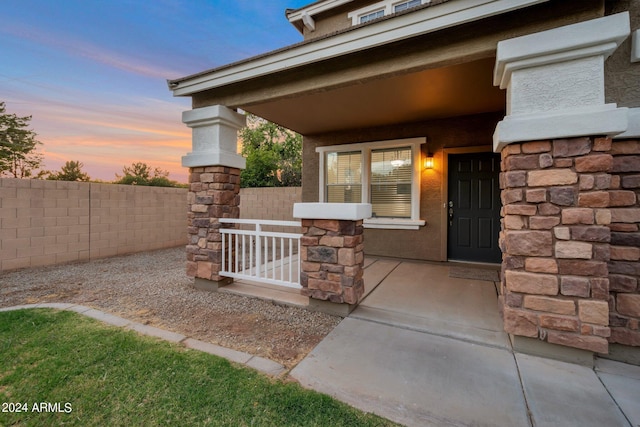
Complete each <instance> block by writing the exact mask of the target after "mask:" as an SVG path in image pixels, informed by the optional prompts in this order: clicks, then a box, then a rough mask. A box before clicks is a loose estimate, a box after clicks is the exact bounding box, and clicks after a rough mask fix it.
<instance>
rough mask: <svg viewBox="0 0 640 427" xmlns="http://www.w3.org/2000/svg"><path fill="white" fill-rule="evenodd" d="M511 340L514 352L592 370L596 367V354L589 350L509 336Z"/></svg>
mask: <svg viewBox="0 0 640 427" xmlns="http://www.w3.org/2000/svg"><path fill="white" fill-rule="evenodd" d="M509 338H510V339H511V345H512V346H513V351H516V352H518V353H524V354H530V355H532V356H540V357H546V358H549V359H555V360H560V361H562V362H568V363H575V364H578V365H583V366H588V367H590V368H593V366H594V357H593V356H594V353H593V352H591V351H588V350H581V349H579V348H573V347H566V346H564V345H559V344H551V343H548V342H546V341H540V340H539V339H536V338H527V337H521V336H519V335H509Z"/></svg>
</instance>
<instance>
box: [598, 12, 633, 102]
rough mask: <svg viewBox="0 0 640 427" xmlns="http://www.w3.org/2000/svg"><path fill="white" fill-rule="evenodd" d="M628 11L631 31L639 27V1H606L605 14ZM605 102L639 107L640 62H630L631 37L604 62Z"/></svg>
mask: <svg viewBox="0 0 640 427" xmlns="http://www.w3.org/2000/svg"><path fill="white" fill-rule="evenodd" d="M624 11H629V17H630V19H631V32H634V31H636V30H638V29H640V1H638V0H612V1H608V2H607V3H606V14H607V15H613V14H615V13H620V12H624ZM605 97H606V102H608V103H616V104H618V107H640V62H636V63H632V62H631V37H629V38H627V40H625V41H624V42H623V43H622V45H621V46H620V47H619V48H618V49H617V50H616V51H615V52H614V53H613V55H611V57H609V59H607V61H606V62H605Z"/></svg>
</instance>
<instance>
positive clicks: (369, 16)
mask: <svg viewBox="0 0 640 427" xmlns="http://www.w3.org/2000/svg"><path fill="white" fill-rule="evenodd" d="M383 16H384V9H381V10H376V11H375V12H371V13H367V14H365V15H360V23H361V24H364V23H365V22H369V21H373V20H374V19H378V18H382V17H383Z"/></svg>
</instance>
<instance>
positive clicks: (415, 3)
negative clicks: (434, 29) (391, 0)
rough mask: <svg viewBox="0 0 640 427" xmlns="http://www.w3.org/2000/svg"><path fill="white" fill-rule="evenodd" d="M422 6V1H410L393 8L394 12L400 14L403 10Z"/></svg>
mask: <svg viewBox="0 0 640 427" xmlns="http://www.w3.org/2000/svg"><path fill="white" fill-rule="evenodd" d="M421 4H422V0H410V1H405V2H402V3H397V4H396V5H394V6H393V11H394V12H402V11H403V10H407V9H411V8H412V7H417V6H420V5H421Z"/></svg>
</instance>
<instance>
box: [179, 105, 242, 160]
mask: <svg viewBox="0 0 640 427" xmlns="http://www.w3.org/2000/svg"><path fill="white" fill-rule="evenodd" d="M182 122H183V123H184V124H186V125H187V126H189V127H190V128H191V129H192V137H191V145H192V151H191V152H190V153H188V154H187V155H186V156H183V157H182V166H184V167H190V168H193V167H200V166H228V167H233V168H239V169H244V168H245V167H246V160H245V159H244V157H242V156H241V155H239V154H238V153H237V150H238V130H240V129H241V128H242V127H244V126H245V125H246V117H245V116H244V115H242V114H239V113H237V112H235V111H233V110H232V109H230V108H227V107H225V106H224V105H212V106H209V107H202V108H195V109H193V110H190V111H185V112H183V113H182Z"/></svg>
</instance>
